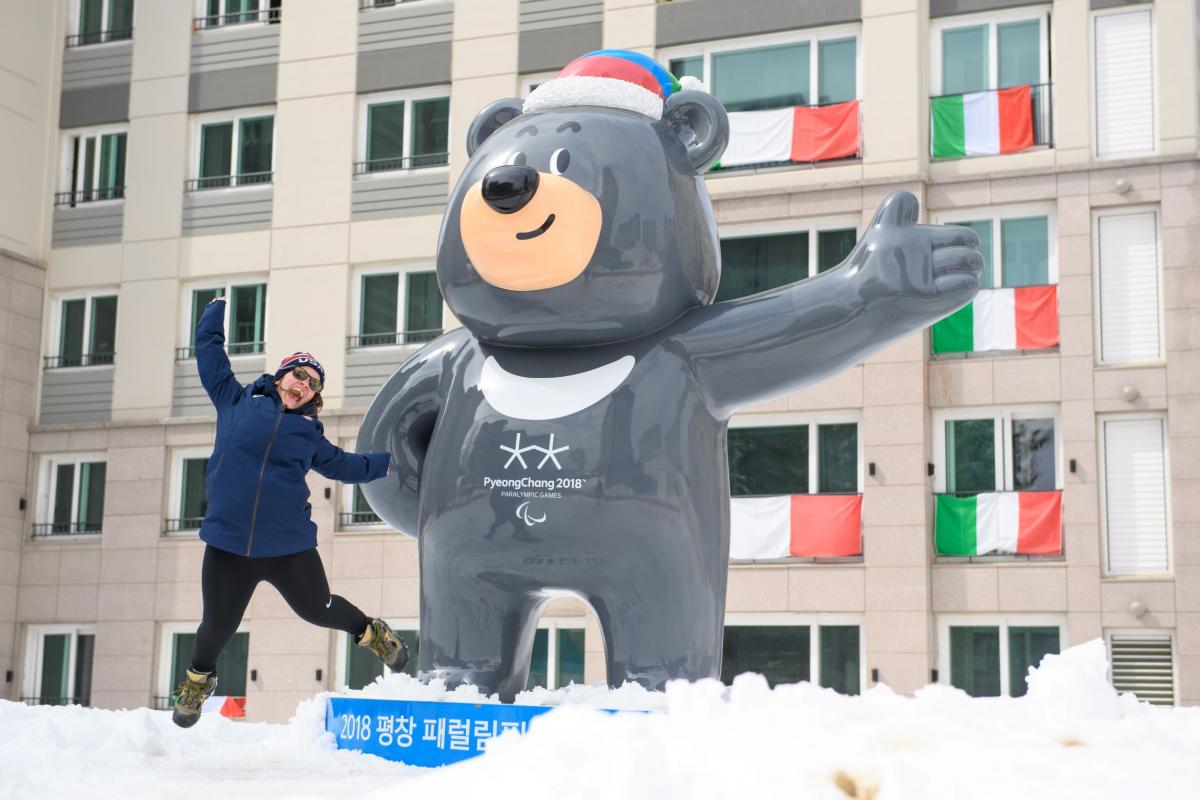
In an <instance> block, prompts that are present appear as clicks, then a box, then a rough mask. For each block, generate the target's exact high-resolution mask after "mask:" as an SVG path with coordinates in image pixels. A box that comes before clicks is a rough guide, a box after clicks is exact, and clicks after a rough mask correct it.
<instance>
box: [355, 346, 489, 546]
mask: <svg viewBox="0 0 1200 800" xmlns="http://www.w3.org/2000/svg"><path fill="white" fill-rule="evenodd" d="M467 339H468V335H467V333H466V331H465V330H464V329H462V328H460V329H458V330H456V331H452V332H450V333H448V334H446V335H445V336H441V337H439V338H437V339H435V340H434V341H432V342H430V343H429V344H427V345H425V347H423V348H421V350H420V351H418V352H417V353H416V354H414V355H413V356H412V357H411V358H409V359H408V360H407V361H405V362H404V363H403V364H402V365H401V366H400V368H399V369H397V370H396V371H395V372H394V373H392V376H391V377H390V378H388V379H387V382H385V383H384V384H383V388H381V389H380V390H379V393H378V394H376V395H375V399H374V400H372V401H371V405H370V407H369V408H367V413H366V415H365V416H364V417H363V422H362V426H361V427H360V428H359V430H358V443H357V444H356V446H355V449H356V450H358V451H360V452H383V451H386V452H389V453H391V454H392V468H391V471H390V472H389V473H388V474H387V476H386V477H384V478H383V479H381V480H377V481H372V482H371V483H365V484H362V492H363V494H364V495H365V496H366V498H367V502H368V503H370V504H371V508H372V509H374V510H375V513H376V514H378V515H379V516H380V517H381V518H382V519H383V521H384V522H386V523H387V524H389V525H391V526H392V527H393V528H395V529H396V530H398V531H400V532H401V533H406V534H408V535H409V536H414V537H415V536H416V535H417V502H418V491H419V488H420V482H421V468H422V466H423V465H424V463H425V452H426V450H427V448H428V447H429V439H430V436H431V435H432V433H433V426H434V424H435V423H436V422H437V419H438V415H439V414H440V413H441V410H442V405H443V401H444V398H445V382H446V379H447V377H448V376H449V375H450V370H451V365H452V364H453V361H454V358H455V356H456V355H457V354H458V353H459V352H460V351H461V350H462V347H463V344H464V343H465V342H466V341H467Z"/></svg>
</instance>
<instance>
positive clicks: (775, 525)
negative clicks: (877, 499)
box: [729, 493, 863, 561]
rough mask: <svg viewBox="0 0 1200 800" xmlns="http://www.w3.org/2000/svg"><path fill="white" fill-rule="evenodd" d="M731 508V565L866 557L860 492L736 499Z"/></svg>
mask: <svg viewBox="0 0 1200 800" xmlns="http://www.w3.org/2000/svg"><path fill="white" fill-rule="evenodd" d="M729 505H730V537H729V540H730V545H729V558H730V560H731V561H761V560H776V559H783V558H787V559H797V558H800V559H813V560H815V559H821V560H827V559H842V558H857V557H859V556H861V555H862V552H863V550H862V495H861V494H832V493H831V494H792V495H777V496H755V497H733V498H731V499H730V503H729Z"/></svg>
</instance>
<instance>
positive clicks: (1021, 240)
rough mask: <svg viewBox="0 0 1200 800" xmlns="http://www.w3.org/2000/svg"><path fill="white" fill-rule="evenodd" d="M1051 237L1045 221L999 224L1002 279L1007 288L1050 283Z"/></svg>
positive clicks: (1017, 221) (1011, 220)
mask: <svg viewBox="0 0 1200 800" xmlns="http://www.w3.org/2000/svg"><path fill="white" fill-rule="evenodd" d="M1049 241H1050V234H1049V230H1048V223H1047V220H1046V218H1045V217H1028V218H1025V219H1006V220H1001V222H1000V279H1001V281H1002V283H1001V285H1002V286H1004V287H1005V288H1009V287H1015V286H1045V285H1046V284H1047V283H1049V282H1050V245H1049Z"/></svg>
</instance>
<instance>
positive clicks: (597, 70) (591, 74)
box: [557, 56, 663, 98]
mask: <svg viewBox="0 0 1200 800" xmlns="http://www.w3.org/2000/svg"><path fill="white" fill-rule="evenodd" d="M574 75H578V76H581V77H586V78H616V79H617V80H622V81H625V82H626V83H632V84H634V85H635V86H641V87H642V88H643V89H646V90H648V91H651V92H653V93H654V95H655V96H656V97H660V98H661V97H662V96H663V93H662V86H660V85H659V83H658V80H657V79H655V77H654V75H653V74H651V72H650V71H649V70H647V69H646V68H645V67H643V66H642V65H640V64H635V63H634V62H632V61H626V60H625V59H623V58H614V57H612V56H588V57H587V58H577V59H575V60H574V61H572V62H571V63H570V64H567V65H566V66H565V67H563V70H562V72H560V73H558V76H557V77H559V78H567V77H570V76H574Z"/></svg>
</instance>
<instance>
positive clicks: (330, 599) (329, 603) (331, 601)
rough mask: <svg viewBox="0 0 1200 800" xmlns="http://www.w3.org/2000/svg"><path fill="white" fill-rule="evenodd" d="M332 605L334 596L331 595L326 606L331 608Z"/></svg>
mask: <svg viewBox="0 0 1200 800" xmlns="http://www.w3.org/2000/svg"><path fill="white" fill-rule="evenodd" d="M331 605H333V598H332V597H330V598H329V602H328V603H326V604H325V607H326V608H329V607H330V606H331Z"/></svg>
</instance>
